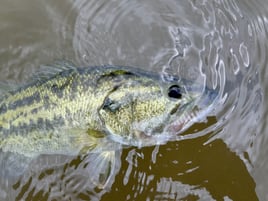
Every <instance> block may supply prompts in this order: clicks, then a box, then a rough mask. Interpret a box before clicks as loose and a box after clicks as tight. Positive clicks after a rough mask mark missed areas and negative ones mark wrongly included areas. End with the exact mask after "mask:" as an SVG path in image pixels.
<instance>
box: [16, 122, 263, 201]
mask: <svg viewBox="0 0 268 201" xmlns="http://www.w3.org/2000/svg"><path fill="white" fill-rule="evenodd" d="M215 121H216V120H215V118H209V119H208V122H207V123H202V124H201V123H200V124H196V125H195V126H194V127H193V128H191V129H193V130H197V129H198V130H202V129H203V128H206V127H207V125H208V124H209V125H211V124H213V123H215ZM193 130H188V131H189V132H192V131H193ZM188 131H187V132H188ZM209 137H210V134H207V135H205V136H202V137H199V138H195V139H189V140H184V141H176V142H169V143H167V144H166V145H162V146H159V147H146V148H142V149H138V148H133V147H132V148H128V149H124V150H123V153H122V156H121V164H122V166H121V168H120V170H119V173H118V174H117V176H116V177H115V181H114V183H113V185H112V187H111V189H107V190H101V189H97V188H94V187H92V186H91V188H90V187H89V186H88V182H87V181H88V178H87V177H86V176H83V175H86V174H87V173H86V172H85V174H83V172H82V173H81V172H80V173H79V174H78V173H77V174H73V173H75V172H76V171H77V170H78V169H79V166H81V164H82V163H83V158H81V157H77V158H76V159H74V160H71V161H68V162H65V163H64V164H63V166H59V167H58V168H59V170H58V169H57V168H50V169H46V170H40V172H39V173H38V174H34V175H31V176H29V177H28V178H27V179H26V180H25V179H24V180H21V181H19V182H17V183H16V184H14V185H13V186H12V188H13V190H15V191H16V195H17V196H16V200H21V199H22V198H23V199H25V200H27V201H30V200H38V201H41V200H53V201H56V200H76V201H78V200H99V199H100V197H101V200H102V201H110V200H135V201H139V200H141V201H143V200H161V201H163V200H164V201H165V200H187V201H191V200H199V198H201V200H211V199H216V200H224V198H230V199H232V200H236V201H239V200H242V201H247V200H250V201H255V200H258V198H257V195H256V193H255V182H254V180H253V179H252V177H251V175H250V174H249V172H248V170H247V168H246V166H245V164H244V162H243V161H242V160H241V159H240V158H239V156H237V155H236V154H235V153H234V152H232V151H230V149H228V147H227V146H226V144H225V143H224V142H223V141H222V140H221V139H216V140H214V141H212V142H210V143H208V144H207V143H206V142H207V141H208V139H209ZM80 171H81V170H80ZM37 186H39V187H37ZM53 189H57V191H56V193H59V192H61V195H59V196H58V197H57V196H52V197H51V193H52V191H53ZM54 193H55V191H54ZM55 195H56V194H55Z"/></svg>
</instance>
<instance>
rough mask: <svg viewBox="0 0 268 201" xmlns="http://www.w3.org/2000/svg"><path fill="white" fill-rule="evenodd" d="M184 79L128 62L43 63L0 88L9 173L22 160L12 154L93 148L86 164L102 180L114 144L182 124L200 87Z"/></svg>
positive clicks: (165, 135) (161, 134)
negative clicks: (23, 79) (24, 80)
mask: <svg viewBox="0 0 268 201" xmlns="http://www.w3.org/2000/svg"><path fill="white" fill-rule="evenodd" d="M187 84H188V85H189V83H188V82H187V83H186V82H184V81H182V80H179V79H177V78H174V77H170V78H169V79H168V80H163V79H162V77H161V76H160V75H159V74H154V73H151V72H147V71H143V70H141V69H136V68H131V67H114V66H101V67H84V68H76V67H74V66H73V65H70V64H66V63H61V64H60V65H58V66H57V67H53V66H52V67H49V66H48V67H47V70H46V71H43V72H41V73H39V74H37V75H36V76H35V79H34V80H33V81H31V82H30V83H28V84H26V85H23V86H22V87H19V88H16V89H12V90H9V91H7V92H5V93H4V94H2V95H1V97H0V156H1V157H4V158H6V156H5V155H3V154H4V153H8V159H7V160H6V159H5V161H6V163H7V164H8V165H5V166H6V167H8V168H7V170H8V172H10V173H9V174H11V175H13V173H14V172H17V170H18V169H20V170H21V169H22V167H23V168H25V167H27V165H25V164H23V163H21V162H19V161H24V163H26V161H27V162H28V163H29V162H30V161H31V159H32V158H34V157H36V156H39V155H41V154H64V155H78V154H87V153H89V152H91V153H98V154H96V155H93V156H92V155H90V157H89V158H90V160H91V163H90V165H89V166H88V167H87V168H88V169H89V170H90V172H92V170H93V169H94V172H95V174H94V176H92V177H91V180H92V181H93V183H96V184H97V185H98V186H101V187H104V186H105V185H107V183H109V181H111V176H112V175H114V173H113V172H115V169H116V168H115V167H116V165H117V164H118V160H116V159H115V155H116V153H115V152H116V150H117V149H119V148H120V145H121V144H124V145H130V146H139V147H142V146H148V145H155V144H161V143H163V142H166V141H168V140H169V139H170V138H171V137H172V136H174V135H177V134H178V133H180V132H181V131H183V130H184V129H185V128H187V126H189V125H190V123H189V122H190V120H191V118H192V117H194V116H195V113H194V112H193V111H194V107H195V104H196V101H197V100H198V99H200V97H201V94H202V90H195V91H194V92H193V91H189V90H187V87H185V86H186V85H187ZM209 94H213V93H210V92H209ZM208 97H209V99H211V98H212V96H211V97H210V96H208ZM10 153H11V155H10ZM92 157H93V158H92ZM26 159H29V160H26ZM1 161H3V160H1ZM92 161H93V162H92ZM116 161H117V162H116ZM28 163H27V164H28ZM11 167H12V168H13V169H12V168H11ZM4 174H5V173H4ZM103 175H105V177H104V179H103Z"/></svg>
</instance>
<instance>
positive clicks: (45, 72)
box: [31, 61, 76, 81]
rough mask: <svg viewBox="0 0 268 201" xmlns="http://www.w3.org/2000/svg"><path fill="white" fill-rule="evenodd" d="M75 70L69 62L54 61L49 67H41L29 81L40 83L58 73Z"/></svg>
mask: <svg viewBox="0 0 268 201" xmlns="http://www.w3.org/2000/svg"><path fill="white" fill-rule="evenodd" d="M70 69H73V70H74V69H76V67H75V65H74V64H73V63H72V62H70V61H55V62H54V63H52V64H50V65H41V66H40V69H39V70H38V72H36V73H34V75H33V76H32V79H31V80H34V81H42V80H47V79H49V78H51V77H52V76H54V75H56V74H59V73H60V72H63V71H66V70H70Z"/></svg>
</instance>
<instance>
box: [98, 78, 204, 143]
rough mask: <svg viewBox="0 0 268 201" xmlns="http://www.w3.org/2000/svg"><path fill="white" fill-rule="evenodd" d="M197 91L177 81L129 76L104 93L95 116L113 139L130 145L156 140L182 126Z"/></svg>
mask: <svg viewBox="0 0 268 201" xmlns="http://www.w3.org/2000/svg"><path fill="white" fill-rule="evenodd" d="M200 94H201V92H199V93H197V92H195V93H189V92H187V90H186V89H185V87H184V85H183V83H180V82H179V81H176V82H174V81H171V82H167V81H166V82H163V81H161V80H160V79H159V78H155V77H151V76H149V75H148V76H147V75H146V76H145V75H135V76H129V77H128V79H125V80H122V81H121V83H120V84H118V85H117V86H116V87H115V88H114V89H113V90H111V91H110V92H109V93H108V94H107V96H106V97H105V98H104V101H103V104H102V106H101V107H100V109H99V116H100V119H101V121H102V123H103V126H104V127H105V130H106V131H107V132H108V133H109V134H110V135H111V136H112V137H113V139H115V140H116V141H120V142H121V143H123V144H127V145H134V146H146V145H154V144H159V143H161V142H160V141H161V139H163V140H164V141H165V140H166V139H168V138H169V136H170V135H174V134H177V133H179V132H180V131H182V130H183V129H184V127H185V125H186V124H187V122H189V120H190V116H189V115H190V114H191V112H192V110H193V108H194V105H195V100H196V99H197V98H198V97H199V96H200Z"/></svg>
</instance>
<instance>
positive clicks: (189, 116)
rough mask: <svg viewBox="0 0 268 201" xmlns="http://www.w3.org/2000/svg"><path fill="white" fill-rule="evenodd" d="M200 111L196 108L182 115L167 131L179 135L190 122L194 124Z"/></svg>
mask: <svg viewBox="0 0 268 201" xmlns="http://www.w3.org/2000/svg"><path fill="white" fill-rule="evenodd" d="M198 113H199V109H198V108H197V107H194V108H193V109H191V111H190V112H184V113H182V114H181V115H180V116H179V117H177V119H175V120H174V121H172V122H171V124H170V125H168V127H167V131H168V132H171V133H174V134H177V133H178V132H180V131H182V130H184V129H185V128H186V127H188V125H190V122H194V121H195V119H196V117H198Z"/></svg>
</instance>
